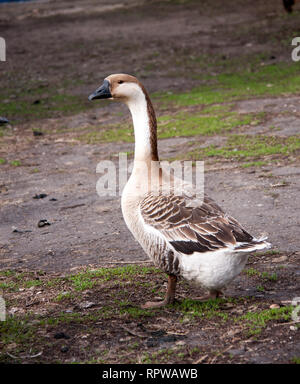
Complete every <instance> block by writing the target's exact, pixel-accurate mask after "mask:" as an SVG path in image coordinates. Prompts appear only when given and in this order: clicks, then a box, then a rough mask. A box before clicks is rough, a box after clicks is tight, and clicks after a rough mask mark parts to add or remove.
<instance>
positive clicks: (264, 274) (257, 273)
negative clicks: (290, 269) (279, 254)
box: [245, 268, 278, 281]
mask: <svg viewBox="0 0 300 384" xmlns="http://www.w3.org/2000/svg"><path fill="white" fill-rule="evenodd" d="M245 272H246V274H247V276H249V277H251V276H258V277H260V278H262V279H264V280H269V281H277V279H278V276H277V273H275V272H274V273H269V272H260V271H258V270H257V269H254V268H249V269H247V270H246V271H245Z"/></svg>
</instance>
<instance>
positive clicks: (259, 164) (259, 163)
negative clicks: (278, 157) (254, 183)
mask: <svg viewBox="0 0 300 384" xmlns="http://www.w3.org/2000/svg"><path fill="white" fill-rule="evenodd" d="M266 164H267V162H266V161H250V162H249V163H244V164H241V167H243V168H249V167H262V166H264V165H266Z"/></svg>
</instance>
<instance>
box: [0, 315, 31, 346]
mask: <svg viewBox="0 0 300 384" xmlns="http://www.w3.org/2000/svg"><path fill="white" fill-rule="evenodd" d="M34 337H35V326H34V325H33V324H31V323H30V321H29V316H25V317H24V318H22V319H18V318H17V317H11V316H7V318H6V320H5V321H0V341H1V343H3V344H10V343H13V342H14V343H17V344H22V346H24V345H25V344H27V343H29V342H31V341H33V340H34Z"/></svg>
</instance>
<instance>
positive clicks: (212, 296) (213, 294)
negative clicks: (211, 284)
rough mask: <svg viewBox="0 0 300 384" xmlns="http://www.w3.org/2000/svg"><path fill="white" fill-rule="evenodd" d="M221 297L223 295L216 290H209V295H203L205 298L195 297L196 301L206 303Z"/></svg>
mask: <svg viewBox="0 0 300 384" xmlns="http://www.w3.org/2000/svg"><path fill="white" fill-rule="evenodd" d="M221 296H223V293H222V291H218V290H216V289H211V290H210V291H209V294H208V295H205V296H201V297H196V300H198V301H203V302H205V301H208V300H215V299H217V298H219V297H221Z"/></svg>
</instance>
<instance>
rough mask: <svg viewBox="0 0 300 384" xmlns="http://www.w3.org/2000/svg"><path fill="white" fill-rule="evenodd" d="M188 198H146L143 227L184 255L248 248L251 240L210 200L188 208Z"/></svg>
mask: <svg viewBox="0 0 300 384" xmlns="http://www.w3.org/2000/svg"><path fill="white" fill-rule="evenodd" d="M190 202H191V199H189V198H188V197H187V196H176V195H172V194H170V195H152V194H149V195H148V196H147V197H146V198H145V199H144V200H143V201H142V203H141V205H140V209H141V214H142V217H143V219H144V221H145V223H146V224H148V225H150V226H152V227H153V228H155V229H157V230H159V231H160V232H161V233H162V234H163V235H164V237H165V238H166V240H167V241H168V242H169V243H170V244H171V245H172V246H173V247H174V248H175V250H177V251H178V252H182V253H185V254H192V253H193V252H209V251H215V250H218V249H221V248H228V247H230V248H235V247H236V246H237V245H238V244H237V243H244V244H243V245H241V246H242V247H244V246H245V244H246V245H247V246H249V245H250V244H251V242H252V241H254V239H253V237H252V236H251V235H250V234H249V233H248V232H246V231H245V230H244V229H243V227H242V226H241V225H240V224H239V223H238V222H237V221H236V220H235V219H234V218H232V217H230V216H228V215H226V214H225V213H224V212H223V210H222V209H221V208H220V207H219V206H218V205H217V204H216V203H215V202H214V201H213V200H212V199H210V198H209V197H207V196H205V197H204V201H203V203H202V204H201V205H199V206H195V207H193V206H188V204H187V203H190Z"/></svg>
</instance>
